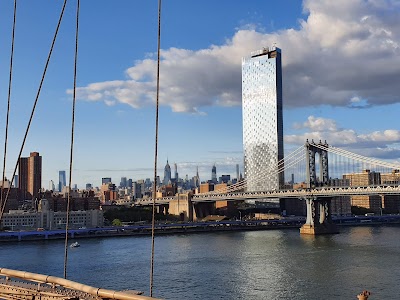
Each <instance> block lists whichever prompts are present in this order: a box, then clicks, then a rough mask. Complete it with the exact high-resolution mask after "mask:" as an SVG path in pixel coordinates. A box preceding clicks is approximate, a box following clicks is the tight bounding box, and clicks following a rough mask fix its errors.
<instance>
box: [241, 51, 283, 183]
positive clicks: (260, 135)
mask: <svg viewBox="0 0 400 300" xmlns="http://www.w3.org/2000/svg"><path fill="white" fill-rule="evenodd" d="M242 102H243V103H242V107H243V152H244V176H245V178H246V180H247V190H248V191H260V190H273V189H279V188H280V187H281V186H282V185H283V183H284V175H283V174H280V175H278V174H277V173H276V171H277V169H278V161H280V160H281V159H283V117H282V63H281V50H280V49H279V48H276V47H271V48H264V49H262V50H259V51H255V52H253V53H252V54H251V56H250V57H245V58H243V60H242Z"/></svg>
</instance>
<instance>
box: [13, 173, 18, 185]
mask: <svg viewBox="0 0 400 300" xmlns="http://www.w3.org/2000/svg"><path fill="white" fill-rule="evenodd" d="M13 184H14V187H15V188H18V175H15V176H14V182H13Z"/></svg>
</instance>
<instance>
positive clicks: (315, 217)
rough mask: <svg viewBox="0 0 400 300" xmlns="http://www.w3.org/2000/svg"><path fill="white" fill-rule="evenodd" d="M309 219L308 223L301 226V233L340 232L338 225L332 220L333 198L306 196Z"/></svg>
mask: <svg viewBox="0 0 400 300" xmlns="http://www.w3.org/2000/svg"><path fill="white" fill-rule="evenodd" d="M305 200H306V205H307V219H306V223H305V224H304V225H303V226H302V227H301V228H300V233H301V234H311V235H319V234H333V233H339V231H338V229H337V227H336V225H335V224H333V222H332V217H331V199H330V198H320V199H318V198H317V197H309V198H306V199H305Z"/></svg>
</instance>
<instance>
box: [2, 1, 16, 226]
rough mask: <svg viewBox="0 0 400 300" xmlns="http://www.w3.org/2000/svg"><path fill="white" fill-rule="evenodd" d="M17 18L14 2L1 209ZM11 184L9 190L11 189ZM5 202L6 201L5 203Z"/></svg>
mask: <svg viewBox="0 0 400 300" xmlns="http://www.w3.org/2000/svg"><path fill="white" fill-rule="evenodd" d="M16 18H17V0H14V17H13V26H12V34H11V36H12V37H11V54H10V77H9V79H8V96H7V116H6V132H5V135H4V136H5V137H4V157H3V180H2V182H1V196H0V208H1V207H3V193H4V182H5V180H6V160H7V143H8V123H9V116H10V102H11V86H12V71H13V60H14V40H15V39H14V37H15V23H16ZM11 183H12V181H10V184H9V186H8V189H11ZM4 202H5V201H4ZM0 221H1V218H0Z"/></svg>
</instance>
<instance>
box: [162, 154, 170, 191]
mask: <svg viewBox="0 0 400 300" xmlns="http://www.w3.org/2000/svg"><path fill="white" fill-rule="evenodd" d="M170 181H171V167H170V165H169V163H168V159H167V164H166V165H165V167H164V180H163V184H164V185H167V184H169V182H170Z"/></svg>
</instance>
